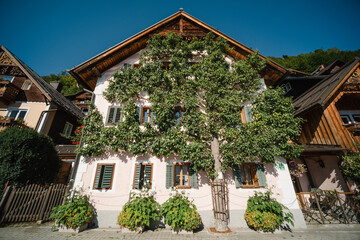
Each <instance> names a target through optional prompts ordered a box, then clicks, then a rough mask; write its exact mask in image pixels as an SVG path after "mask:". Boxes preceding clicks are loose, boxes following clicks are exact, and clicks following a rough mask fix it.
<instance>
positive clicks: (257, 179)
mask: <svg viewBox="0 0 360 240" xmlns="http://www.w3.org/2000/svg"><path fill="white" fill-rule="evenodd" d="M234 177H235V185H236V188H259V187H266V176H265V169H264V165H262V164H256V163H243V164H242V165H241V166H240V167H239V166H236V167H235V168H234Z"/></svg>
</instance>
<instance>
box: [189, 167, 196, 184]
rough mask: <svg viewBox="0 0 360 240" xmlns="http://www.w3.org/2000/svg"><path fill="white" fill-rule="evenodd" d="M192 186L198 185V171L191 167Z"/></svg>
mask: <svg viewBox="0 0 360 240" xmlns="http://www.w3.org/2000/svg"><path fill="white" fill-rule="evenodd" d="M189 173H190V187H194V188H196V187H198V179H197V172H196V171H194V170H193V169H192V167H190V171H189Z"/></svg>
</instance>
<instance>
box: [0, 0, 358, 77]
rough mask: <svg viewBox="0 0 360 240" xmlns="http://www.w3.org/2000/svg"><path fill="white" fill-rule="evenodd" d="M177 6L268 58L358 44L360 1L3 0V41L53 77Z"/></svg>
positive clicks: (0, 1) (0, 40)
mask: <svg viewBox="0 0 360 240" xmlns="http://www.w3.org/2000/svg"><path fill="white" fill-rule="evenodd" d="M180 7H183V8H184V11H185V12H187V13H189V14H191V15H192V16H194V17H196V18H198V19H200V20H201V21H203V22H205V23H207V24H209V25H210V26H212V27H214V28H216V29H218V30H220V31H221V32H223V33H225V34H227V35H228V36H230V37H232V38H234V39H236V40H238V41H239V42H241V43H243V44H245V45H246V46H248V47H251V48H253V49H258V50H259V51H260V53H261V54H263V55H265V56H276V57H280V56H282V55H290V56H292V55H298V54H300V53H307V52H311V51H314V50H315V49H319V48H323V49H329V48H332V47H337V48H339V49H341V50H357V49H360V30H359V26H358V24H359V23H360V14H359V9H360V0H342V1H334V0H328V1H321V0H319V1H317V0H312V1H309V0H301V1H291V0H287V1H285V0H273V1H270V0H267V1H256V0H253V1H250V0H247V1H242V0H237V1H236V0H233V1H228V0H222V1H213V0H207V1H202V0H192V1H191V0H166V1H162V0H161V1H156V0H153V1H149V0H148V1H143V0H136V1H110V0H103V1H99V0H96V1H93V0H86V1H76V0H72V1H68V0H61V1H52V0H47V1H39V0H31V1H25V0H24V1H19V0H0V9H1V14H0V27H1V34H0V45H4V46H5V47H7V48H8V49H9V50H10V51H12V52H13V53H14V54H15V55H17V56H18V57H19V58H20V59H21V60H22V61H24V62H25V63H26V64H27V65H28V66H30V67H31V68H32V69H33V70H35V71H36V72H37V73H38V74H39V75H41V76H42V75H48V74H50V73H56V74H57V73H59V72H61V71H63V70H67V69H70V68H72V67H74V66H76V65H78V64H80V63H82V62H84V61H86V60H88V59H89V58H91V57H93V56H95V55H97V54H99V53H100V52H102V51H104V50H106V49H107V48H109V47H111V46H113V45H115V44H117V43H119V42H121V41H123V40H124V39H126V38H128V37H130V36H132V35H134V34H136V33H137V32H139V31H141V30H143V29H145V28H147V27H149V26H151V25H153V24H155V23H156V22H158V21H160V20H162V19H164V18H166V17H168V16H170V15H172V14H173V13H175V12H177V11H178V10H179V8H180Z"/></svg>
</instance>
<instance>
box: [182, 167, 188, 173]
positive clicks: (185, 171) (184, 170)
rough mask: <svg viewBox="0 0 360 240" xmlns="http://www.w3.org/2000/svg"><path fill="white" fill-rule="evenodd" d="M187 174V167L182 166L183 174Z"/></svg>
mask: <svg viewBox="0 0 360 240" xmlns="http://www.w3.org/2000/svg"><path fill="white" fill-rule="evenodd" d="M187 174H188V167H187V166H183V175H187Z"/></svg>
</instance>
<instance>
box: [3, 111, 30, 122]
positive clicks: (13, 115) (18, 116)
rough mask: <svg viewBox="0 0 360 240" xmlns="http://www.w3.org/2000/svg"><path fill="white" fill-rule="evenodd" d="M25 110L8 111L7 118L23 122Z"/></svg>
mask: <svg viewBox="0 0 360 240" xmlns="http://www.w3.org/2000/svg"><path fill="white" fill-rule="evenodd" d="M27 111H28V110H27V109H18V108H17V109H9V110H8V114H7V116H8V117H9V118H12V119H14V120H18V119H19V120H24V119H25V116H26V114H27Z"/></svg>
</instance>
